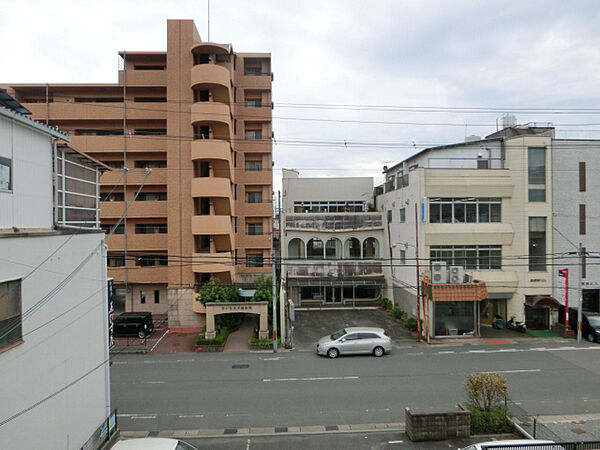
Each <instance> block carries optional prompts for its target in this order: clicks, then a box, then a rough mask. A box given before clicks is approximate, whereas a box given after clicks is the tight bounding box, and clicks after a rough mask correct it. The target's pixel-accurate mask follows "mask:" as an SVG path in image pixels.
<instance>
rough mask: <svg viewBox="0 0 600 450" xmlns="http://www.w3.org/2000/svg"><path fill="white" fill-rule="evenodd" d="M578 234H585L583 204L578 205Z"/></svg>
mask: <svg viewBox="0 0 600 450" xmlns="http://www.w3.org/2000/svg"><path fill="white" fill-rule="evenodd" d="M579 234H585V205H579Z"/></svg>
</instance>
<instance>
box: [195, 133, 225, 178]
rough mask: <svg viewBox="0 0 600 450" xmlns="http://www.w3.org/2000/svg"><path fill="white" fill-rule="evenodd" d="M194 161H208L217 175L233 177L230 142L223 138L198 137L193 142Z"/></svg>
mask: <svg viewBox="0 0 600 450" xmlns="http://www.w3.org/2000/svg"><path fill="white" fill-rule="evenodd" d="M191 150H192V161H194V162H202V161H208V162H209V163H210V164H211V166H212V168H213V173H214V175H215V176H217V177H223V178H229V179H231V178H232V174H231V168H232V161H231V160H232V154H231V145H230V144H229V142H227V141H224V140H221V139H196V140H194V141H193V142H192V145H191Z"/></svg>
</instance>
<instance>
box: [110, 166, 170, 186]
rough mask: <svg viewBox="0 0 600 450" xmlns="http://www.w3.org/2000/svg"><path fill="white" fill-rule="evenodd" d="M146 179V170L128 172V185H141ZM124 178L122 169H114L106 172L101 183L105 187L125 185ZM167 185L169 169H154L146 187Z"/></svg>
mask: <svg viewBox="0 0 600 450" xmlns="http://www.w3.org/2000/svg"><path fill="white" fill-rule="evenodd" d="M145 177H146V169H141V168H140V169H137V168H136V169H131V170H129V171H128V172H127V185H140V184H142V182H143V181H144V178H145ZM123 180H124V176H123V170H122V169H114V170H111V171H107V172H104V174H103V175H102V177H101V178H100V182H101V183H102V184H104V185H109V186H113V185H115V184H123ZM154 184H160V185H166V184H167V169H165V168H156V169H152V172H151V173H150V176H148V178H147V179H146V182H145V185H146V186H150V185H154Z"/></svg>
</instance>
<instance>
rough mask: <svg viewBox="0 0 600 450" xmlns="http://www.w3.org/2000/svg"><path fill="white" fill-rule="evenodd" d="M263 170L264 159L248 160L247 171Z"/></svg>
mask: <svg viewBox="0 0 600 450" xmlns="http://www.w3.org/2000/svg"><path fill="white" fill-rule="evenodd" d="M261 170H262V161H253V160H248V161H246V171H248V172H260V171H261Z"/></svg>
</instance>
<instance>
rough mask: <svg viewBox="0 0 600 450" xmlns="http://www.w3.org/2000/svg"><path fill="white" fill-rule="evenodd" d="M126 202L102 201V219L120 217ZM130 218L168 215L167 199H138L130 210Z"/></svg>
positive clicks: (128, 215)
mask: <svg viewBox="0 0 600 450" xmlns="http://www.w3.org/2000/svg"><path fill="white" fill-rule="evenodd" d="M124 205H125V202H102V203H100V219H118V218H119V217H121V216H122V215H123V212H124V211H125V206H124ZM127 217H129V218H140V219H146V218H151V217H167V202H166V201H148V202H142V201H136V202H135V203H134V204H133V205H132V206H131V209H130V210H129V212H128V213H127Z"/></svg>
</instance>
